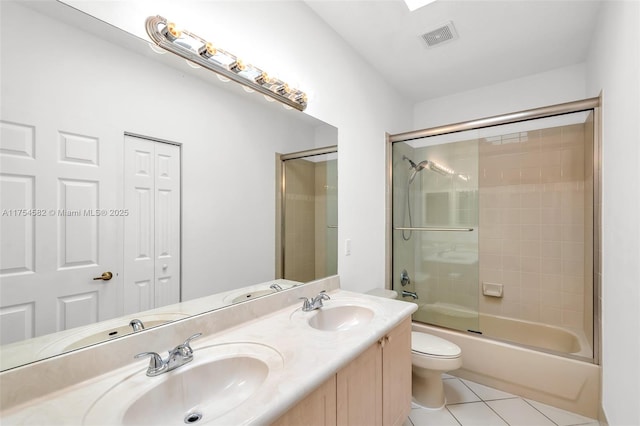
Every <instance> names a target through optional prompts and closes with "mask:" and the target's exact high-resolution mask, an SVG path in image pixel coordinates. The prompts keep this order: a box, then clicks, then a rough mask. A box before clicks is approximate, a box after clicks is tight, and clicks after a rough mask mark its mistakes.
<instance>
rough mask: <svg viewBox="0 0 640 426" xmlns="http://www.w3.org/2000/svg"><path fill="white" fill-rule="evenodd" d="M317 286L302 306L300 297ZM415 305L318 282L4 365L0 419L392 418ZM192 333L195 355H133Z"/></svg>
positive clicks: (403, 384)
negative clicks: (162, 364) (310, 304)
mask: <svg viewBox="0 0 640 426" xmlns="http://www.w3.org/2000/svg"><path fill="white" fill-rule="evenodd" d="M322 290H326V291H327V294H328V295H329V296H330V299H329V300H324V306H323V307H321V308H319V309H313V310H310V311H308V312H304V311H303V310H302V302H301V301H300V300H299V298H300V297H309V298H311V297H314V296H316V295H317V294H318V293H319V292H320V291H322ZM414 310H415V304H411V303H405V302H402V301H397V300H391V299H383V298H378V297H375V296H369V295H363V294H358V293H352V292H348V291H344V290H341V289H340V288H339V279H338V277H331V278H328V279H323V280H319V281H316V282H313V283H310V284H307V285H304V286H300V287H296V288H292V289H290V290H288V291H285V292H279V293H276V294H273V295H270V296H268V297H263V298H258V299H256V300H253V301H249V302H246V303H242V304H238V305H232V306H229V307H227V308H223V309H219V310H216V311H213V312H210V313H207V314H203V315H199V316H195V317H192V318H188V319H185V320H182V321H177V322H175V323H171V324H167V325H164V326H160V327H158V328H156V329H152V330H148V331H145V332H144V333H138V334H135V335H130V336H126V337H123V338H121V339H118V340H116V341H112V342H109V343H102V344H98V345H95V346H91V347H88V348H84V349H81V350H78V351H74V352H70V353H68V354H65V355H61V356H58V357H55V358H51V359H49V360H43V361H40V362H36V363H34V364H31V365H27V366H24V367H19V368H16V369H13V370H9V371H6V372H3V373H2V374H0V383H1V387H0V392H1V397H2V399H1V402H2V412H1V420H2V424H3V425H10V424H38V425H42V424H74V425H78V424H86V425H89V424H91V425H97V424H108V425H114V424H155V425H158V424H175V425H180V424H185V423H186V424H197V423H209V424H225V425H229V424H234V425H236V424H277V425H294V424H300V422H301V421H302V420H303V419H304V423H305V424H319V425H320V424H322V425H326V424H370V425H382V424H384V425H394V424H397V425H400V424H402V423H403V422H404V420H405V419H406V417H407V415H408V413H409V410H410V404H411V342H410V339H411V320H410V317H411V314H412V313H413V311H414ZM196 333H203V335H202V336H200V337H198V338H196V339H194V340H192V341H191V342H189V344H190V346H191V348H193V361H191V362H188V363H186V364H184V365H182V366H179V367H177V368H176V369H174V370H172V371H168V372H164V373H161V374H158V375H156V376H154V377H148V376H147V374H145V373H146V372H147V371H148V369H149V359H148V358H147V357H144V358H141V359H134V356H135V355H136V354H139V353H141V352H157V353H159V354H160V355H161V357H163V358H165V357H166V352H165V351H166V350H167V349H170V348H172V347H177V345H180V344H181V343H183V342H184V341H185V340H186V339H187V338H188V337H189V336H192V335H194V334H196Z"/></svg>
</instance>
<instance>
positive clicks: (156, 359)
mask: <svg viewBox="0 0 640 426" xmlns="http://www.w3.org/2000/svg"><path fill="white" fill-rule="evenodd" d="M145 356H150V357H151V359H150V360H149V370H158V369H160V368H162V366H163V365H164V361H163V360H162V357H161V356H160V355H159V354H157V353H156V352H141V353H139V354H137V355H136V356H134V358H142V357H145Z"/></svg>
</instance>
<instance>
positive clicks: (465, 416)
mask: <svg viewBox="0 0 640 426" xmlns="http://www.w3.org/2000/svg"><path fill="white" fill-rule="evenodd" d="M443 380H444V391H445V395H446V397H447V405H446V406H445V407H444V408H442V409H440V410H427V409H425V408H421V407H420V406H418V405H416V404H413V408H412V409H411V414H409V418H408V419H407V421H406V422H405V424H404V426H449V425H451V426H481V425H482V426H489V425H491V426H494V425H495V426H498V425H501V426H505V425H507V426H574V425H585V426H599V424H600V423H599V422H598V421H597V420H594V419H590V418H587V417H584V416H581V415H579V414H574V413H570V412H568V411H565V410H561V409H559V408H555V407H551V406H549V405H545V404H541V403H539V402H536V401H532V400H529V399H524V398H521V397H519V396H517V395H512V394H509V393H506V392H502V391H499V390H497V389H493V388H490V387H487V386H484V385H481V384H478V383H474V382H471V381H469V380H464V379H459V378H457V377H454V376H449V375H446V374H445V375H444V377H443Z"/></svg>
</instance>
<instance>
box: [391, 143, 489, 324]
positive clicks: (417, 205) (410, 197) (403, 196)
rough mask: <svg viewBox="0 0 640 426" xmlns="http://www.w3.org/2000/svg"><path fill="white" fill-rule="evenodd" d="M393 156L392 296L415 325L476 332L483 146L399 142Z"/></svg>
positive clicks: (474, 144)
mask: <svg viewBox="0 0 640 426" xmlns="http://www.w3.org/2000/svg"><path fill="white" fill-rule="evenodd" d="M435 143H438V144H437V145H435ZM392 156H393V157H392V159H393V171H392V174H393V181H392V184H393V289H394V290H395V291H396V292H397V293H398V297H399V298H400V299H402V300H405V301H410V302H414V303H416V304H418V306H419V307H418V310H417V311H416V312H415V314H414V320H416V321H420V322H425V323H429V324H434V325H439V326H443V327H447V328H453V329H458V330H465V331H466V330H471V331H477V330H479V327H478V302H479V295H478V144H477V141H476V140H472V141H464V142H455V143H442V142H436V141H435V140H434V139H433V138H425V139H422V140H415V141H410V142H398V143H394V144H393V150H392Z"/></svg>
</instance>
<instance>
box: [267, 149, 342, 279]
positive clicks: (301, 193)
mask: <svg viewBox="0 0 640 426" xmlns="http://www.w3.org/2000/svg"><path fill="white" fill-rule="evenodd" d="M325 151H326V150H325ZM281 167H282V172H283V173H282V182H281V188H282V194H281V195H280V197H281V201H282V207H281V211H282V216H281V247H280V249H279V250H278V252H279V254H280V263H281V275H280V276H281V277H282V278H285V279H288V280H293V281H300V282H309V281H313V280H316V279H319V278H323V277H327V276H330V275H335V274H336V273H337V271H338V249H337V247H338V159H337V152H335V148H334V149H333V151H332V152H329V153H322V154H318V153H317V150H315V151H312V152H309V153H306V152H303V153H296V154H287V155H286V156H284V159H283V160H282V166H281Z"/></svg>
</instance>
